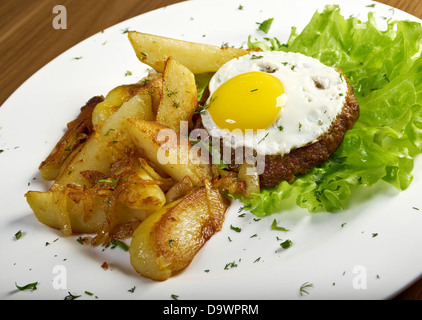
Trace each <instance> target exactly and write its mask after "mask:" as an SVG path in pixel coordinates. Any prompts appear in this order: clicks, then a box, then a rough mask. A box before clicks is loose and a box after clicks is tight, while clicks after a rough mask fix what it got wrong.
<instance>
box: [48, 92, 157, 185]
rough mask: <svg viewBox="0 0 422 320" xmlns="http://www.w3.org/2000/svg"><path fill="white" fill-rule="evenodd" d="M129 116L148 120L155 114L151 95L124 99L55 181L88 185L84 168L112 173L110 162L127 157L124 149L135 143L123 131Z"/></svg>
mask: <svg viewBox="0 0 422 320" xmlns="http://www.w3.org/2000/svg"><path fill="white" fill-rule="evenodd" d="M130 117H136V118H142V119H147V120H152V119H153V118H154V115H153V113H152V109H151V96H150V95H144V94H137V95H135V96H133V97H132V98H131V99H129V100H128V101H127V102H125V103H123V104H122V106H121V107H120V108H119V109H118V110H117V111H116V112H115V113H113V114H112V115H111V116H110V117H109V118H108V119H107V120H106V121H105V122H104V124H103V125H102V126H101V128H100V129H99V131H98V132H96V133H95V134H92V135H91V136H90V137H89V138H88V140H87V141H86V142H85V144H84V145H83V147H82V148H81V150H80V151H79V153H78V154H76V155H75V156H74V158H73V159H72V161H71V162H70V163H69V164H68V166H67V167H66V169H65V170H63V172H62V174H61V175H60V176H59V177H57V179H56V181H55V182H54V183H55V184H59V185H62V186H66V185H67V184H76V185H79V186H83V185H88V186H89V183H88V181H87V180H86V179H85V177H84V176H82V175H81V174H80V172H82V171H85V170H96V171H99V172H102V173H104V174H105V175H106V176H109V175H110V174H109V173H110V164H111V163H112V162H113V161H115V160H116V159H119V158H122V157H124V156H125V149H126V148H127V147H131V145H132V143H131V141H130V138H129V137H128V135H127V134H125V132H124V130H125V128H126V121H127V119H128V118H130Z"/></svg>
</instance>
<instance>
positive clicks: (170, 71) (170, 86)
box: [155, 57, 198, 132]
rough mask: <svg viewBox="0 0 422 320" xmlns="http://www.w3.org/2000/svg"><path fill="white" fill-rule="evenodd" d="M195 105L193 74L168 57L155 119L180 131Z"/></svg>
mask: <svg viewBox="0 0 422 320" xmlns="http://www.w3.org/2000/svg"><path fill="white" fill-rule="evenodd" d="M197 106H198V91H197V89H196V80H195V76H194V75H193V73H192V72H191V71H190V70H189V69H187V68H186V67H185V66H183V65H182V64H180V63H179V62H177V61H176V60H175V59H173V58H171V57H170V58H168V59H167V61H166V65H165V68H164V76H163V84H162V94H161V100H160V103H159V105H158V110H157V114H156V117H155V121H157V122H158V123H161V124H163V125H165V126H167V127H169V128H172V129H173V130H174V131H176V132H180V125H181V123H182V121H186V122H188V123H190V122H191V120H192V116H193V112H194V111H195V109H196V108H197Z"/></svg>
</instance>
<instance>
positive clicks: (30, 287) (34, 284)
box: [15, 282, 38, 291]
mask: <svg viewBox="0 0 422 320" xmlns="http://www.w3.org/2000/svg"><path fill="white" fill-rule="evenodd" d="M37 285H38V282H32V283H28V284H27V285H24V286H18V284H17V283H16V282H15V286H16V288H18V290H19V291H24V290H31V291H34V290H37Z"/></svg>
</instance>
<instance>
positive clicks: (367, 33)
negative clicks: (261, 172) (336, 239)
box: [242, 5, 422, 216]
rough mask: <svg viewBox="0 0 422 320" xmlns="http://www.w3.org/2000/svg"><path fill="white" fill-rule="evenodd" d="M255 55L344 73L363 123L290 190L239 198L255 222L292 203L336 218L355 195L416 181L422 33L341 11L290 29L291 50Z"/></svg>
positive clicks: (421, 124)
mask: <svg viewBox="0 0 422 320" xmlns="http://www.w3.org/2000/svg"><path fill="white" fill-rule="evenodd" d="M248 45H249V47H250V48H261V49H262V50H280V51H287V52H300V53H302V54H305V55H307V56H311V57H314V58H316V59H318V60H320V61H321V62H322V63H324V64H326V65H329V66H335V67H337V68H340V69H341V70H342V71H343V72H344V73H345V74H346V76H347V77H348V78H349V81H350V83H351V85H352V86H353V87H354V90H355V95H356V98H357V99H358V102H359V106H360V110H361V111H360V117H359V120H358V121H357V123H356V124H355V127H354V128H353V129H352V130H349V131H348V132H347V133H346V135H345V137H344V140H343V142H342V144H341V145H340V147H339V149H338V150H337V151H336V152H335V153H334V154H333V156H332V157H331V158H330V159H329V160H328V161H327V162H326V163H324V164H323V165H321V166H318V167H316V168H314V169H312V170H311V171H310V172H309V173H308V174H306V175H302V176H298V177H296V179H295V181H294V182H292V183H290V184H289V183H287V182H282V183H281V184H280V185H279V186H277V187H275V188H267V189H264V190H262V191H261V193H260V194H254V195H253V197H252V199H242V201H243V202H244V203H245V205H246V206H248V207H249V208H250V209H251V211H252V212H253V213H254V214H255V215H257V216H265V215H270V214H272V213H275V212H280V211H281V210H282V208H283V207H285V206H286V203H287V201H288V200H289V199H290V200H292V199H293V200H295V203H296V205H298V206H300V207H302V208H306V209H307V210H308V211H309V212H316V211H328V212H335V211H338V210H341V209H343V208H344V207H345V200H346V199H347V198H348V197H349V196H350V195H351V194H352V192H353V191H354V190H356V188H359V187H369V186H372V185H374V184H375V183H377V182H378V181H380V180H383V181H385V182H387V183H389V184H391V185H392V186H394V187H395V188H397V189H398V190H405V189H406V188H407V187H408V186H409V185H410V183H411V182H412V178H413V176H412V171H413V162H414V161H413V159H414V157H415V155H416V154H418V153H420V152H422V57H421V56H420V54H421V51H422V49H421V48H422V27H421V25H420V24H419V23H416V22H411V21H393V20H388V21H387V28H386V29H383V30H381V29H380V28H379V27H378V26H377V23H376V20H375V17H374V15H373V13H369V14H368V21H365V22H362V21H360V20H358V19H357V18H354V17H350V18H348V19H346V18H344V17H343V16H342V15H341V13H340V8H339V7H338V6H335V5H330V6H326V7H325V9H324V11H323V12H321V13H320V12H316V13H315V14H314V16H313V17H312V19H311V21H310V22H309V24H308V25H307V26H306V27H305V28H304V30H303V31H302V32H301V33H297V30H296V28H294V27H293V28H292V30H291V35H290V37H289V39H288V41H287V43H286V44H281V43H280V42H279V41H278V40H277V39H275V38H274V39H264V40H263V41H256V42H252V41H251V39H250V38H249V39H248Z"/></svg>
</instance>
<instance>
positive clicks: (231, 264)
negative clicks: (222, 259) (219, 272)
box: [224, 261, 237, 270]
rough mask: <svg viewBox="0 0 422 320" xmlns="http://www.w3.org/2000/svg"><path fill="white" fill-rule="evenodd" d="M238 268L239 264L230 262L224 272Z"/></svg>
mask: <svg viewBox="0 0 422 320" xmlns="http://www.w3.org/2000/svg"><path fill="white" fill-rule="evenodd" d="M236 267H237V264H236V262H234V261H233V262H229V263H227V264H226V265H225V266H224V270H229V269H231V268H236Z"/></svg>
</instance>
